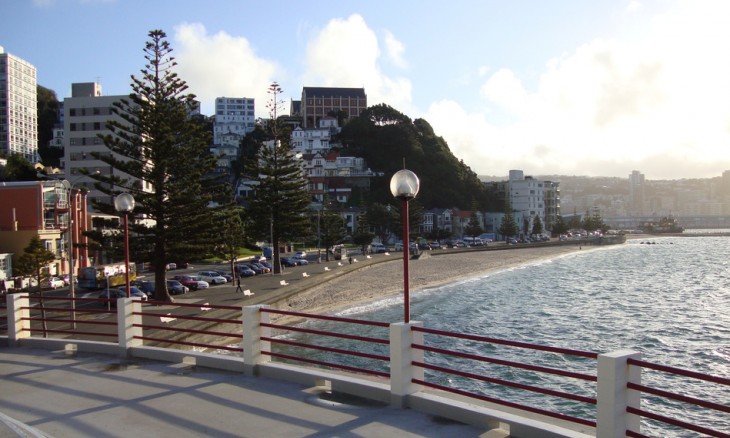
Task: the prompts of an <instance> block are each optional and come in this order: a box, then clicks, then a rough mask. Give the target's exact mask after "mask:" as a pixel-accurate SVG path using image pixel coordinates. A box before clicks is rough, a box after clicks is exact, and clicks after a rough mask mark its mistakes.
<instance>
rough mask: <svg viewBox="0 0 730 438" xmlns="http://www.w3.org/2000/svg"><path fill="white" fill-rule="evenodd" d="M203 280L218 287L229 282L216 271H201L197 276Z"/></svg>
mask: <svg viewBox="0 0 730 438" xmlns="http://www.w3.org/2000/svg"><path fill="white" fill-rule="evenodd" d="M197 275H198V276H199V277H200V279H201V280H203V281H207V282H208V284H212V285H214V286H215V285H218V284H225V283H227V282H228V281H227V280H226V279H225V278H224V277H222V276H221V275H220V274H218V273H217V272H215V271H200V272H198V274H197Z"/></svg>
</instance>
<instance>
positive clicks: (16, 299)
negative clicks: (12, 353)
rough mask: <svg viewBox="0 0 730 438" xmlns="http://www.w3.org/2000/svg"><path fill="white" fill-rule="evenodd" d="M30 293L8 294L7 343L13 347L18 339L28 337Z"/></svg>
mask: <svg viewBox="0 0 730 438" xmlns="http://www.w3.org/2000/svg"><path fill="white" fill-rule="evenodd" d="M29 296H30V294H27V293H22V294H8V295H7V299H6V303H7V306H8V312H7V313H8V343H9V344H10V346H12V347H15V346H17V344H18V341H19V340H20V339H23V338H29V337H30V319H29V318H30V309H29V307H30V299H29V298H28V297H29Z"/></svg>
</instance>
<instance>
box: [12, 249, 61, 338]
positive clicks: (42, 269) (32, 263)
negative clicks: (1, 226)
mask: <svg viewBox="0 0 730 438" xmlns="http://www.w3.org/2000/svg"><path fill="white" fill-rule="evenodd" d="M54 260H56V256H55V255H54V254H53V253H52V252H51V251H49V250H47V249H46V247H45V246H43V242H41V238H40V237H39V236H37V235H35V236H33V237H32V238H31V239H30V243H29V244H28V246H27V247H25V249H23V254H22V255H21V256H20V257H18V261H17V263H16V264H15V266H14V268H15V272H16V273H17V274H20V275H25V276H29V277H32V278H33V279H35V281H36V282H37V284H38V294H39V295H40V307H41V319H42V320H43V336H48V335H47V333H46V330H47V329H48V327H47V324H46V311H45V308H44V306H43V283H45V282H46V281H48V279H49V278H50V277H51V275H50V274H49V272H48V264H49V263H51V262H53V261H54Z"/></svg>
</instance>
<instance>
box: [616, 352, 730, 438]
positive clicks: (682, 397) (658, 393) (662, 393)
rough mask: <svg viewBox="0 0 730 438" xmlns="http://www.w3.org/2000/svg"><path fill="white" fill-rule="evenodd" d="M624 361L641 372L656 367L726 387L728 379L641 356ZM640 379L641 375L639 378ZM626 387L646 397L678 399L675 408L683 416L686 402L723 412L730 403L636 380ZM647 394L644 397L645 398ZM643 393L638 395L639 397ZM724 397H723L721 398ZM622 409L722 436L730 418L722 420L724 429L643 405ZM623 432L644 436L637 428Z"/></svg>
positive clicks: (729, 384)
mask: <svg viewBox="0 0 730 438" xmlns="http://www.w3.org/2000/svg"><path fill="white" fill-rule="evenodd" d="M628 364H629V365H631V366H637V367H641V368H642V373H644V372H645V370H647V369H648V370H652V371H658V372H661V373H664V374H665V375H668V376H682V377H687V378H691V379H696V380H701V381H703V382H709V383H713V384H718V385H722V386H726V387H728V388H730V379H727V378H724V377H719V376H712V375H707V374H702V373H698V372H695V371H687V370H683V369H681V368H675V367H670V366H666V365H660V364H656V363H652V362H647V361H644V360H638V359H629V360H628ZM642 381H643V379H642ZM627 386H628V388H629V389H633V390H636V391H640V392H642V393H645V394H650V396H649V397H656V398H657V399H663V400H671V401H673V402H679V404H678V406H677V411H678V412H681V413H682V414H683V415H684V416H687V410H686V409H685V408H686V407H687V406H695V407H702V408H704V409H710V410H712V411H717V412H724V413H730V405H724V404H721V403H716V402H712V401H709V400H702V399H700V398H697V397H693V396H690V395H687V394H677V393H675V392H671V391H666V390H663V389H657V388H654V387H651V386H648V385H645V384H641V385H639V384H636V383H631V382H629V383H628V385H627ZM649 397H647V398H649ZM643 398H644V397H642V399H643ZM725 401H727V399H725ZM626 411H627V412H628V413H630V414H634V415H638V416H640V417H642V418H646V419H649V420H653V421H656V422H660V423H665V424H669V425H671V426H675V427H677V428H680V429H685V430H691V431H693V432H697V433H701V434H705V435H707V436H712V437H722V438H730V426H729V425H730V422H728V423H726V424H725V428H726V429H727V431H719V430H715V429H712V428H711V427H706V426H702V425H698V424H694V423H690V422H688V421H681V420H677V419H676V418H672V417H669V416H667V415H662V414H658V413H656V412H651V411H648V410H646V409H639V408H634V407H628V408H626ZM698 420H701V418H698ZM626 435H627V436H630V437H644V436H645V435H642V434H641V433H639V432H636V431H632V430H627V431H626Z"/></svg>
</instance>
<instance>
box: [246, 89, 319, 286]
mask: <svg viewBox="0 0 730 438" xmlns="http://www.w3.org/2000/svg"><path fill="white" fill-rule="evenodd" d="M268 92H269V94H270V95H271V96H272V98H271V100H270V101H269V103H268V104H267V106H268V108H269V114H270V116H271V118H270V120H269V122H268V126H267V128H268V134H269V139H270V140H269V141H267V142H264V143H263V144H260V145H259V151H258V154H257V155H256V159H253V160H249V161H248V163H247V166H246V172H245V173H246V176H247V177H248V178H249V179H251V180H253V181H255V182H256V183H258V184H257V185H256V186H255V187H256V194H255V195H254V196H253V199H251V200H250V203H249V208H248V211H247V214H248V218H249V219H250V223H249V224H248V228H247V229H248V230H249V231H250V233H251V234H253V235H254V236H257V237H260V238H262V239H267V240H268V239H271V244H272V246H273V250H274V251H273V257H274V260H273V265H274V273H275V274H278V273H281V264H280V254H279V249H280V248H279V242H284V241H287V240H293V239H296V238H298V237H300V236H303V235H305V234H306V233H307V231H308V230H309V229H310V223H309V220H308V218H307V214H306V213H307V208H308V206H309V204H310V196H309V194H308V193H307V180H306V178H305V175H304V170H303V168H302V165H301V161H300V160H299V159H298V158H297V157H296V156H295V154H294V152H293V151H292V149H291V146H290V144H289V138H290V136H289V133H288V131H287V130H286V129H284V127H283V126H282V124H281V122H280V121H279V120H278V118H277V113H278V111H279V108H280V106H281V104H282V103H283V101H279V100H278V96H279V95H280V94H281V92H282V90H281V88H280V87H279V85H278V84H277V83H276V82H274V83H273V84H271V86H270V87H269V90H268Z"/></svg>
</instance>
